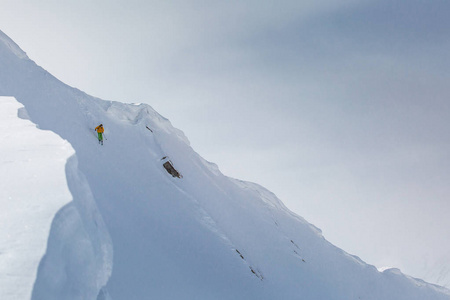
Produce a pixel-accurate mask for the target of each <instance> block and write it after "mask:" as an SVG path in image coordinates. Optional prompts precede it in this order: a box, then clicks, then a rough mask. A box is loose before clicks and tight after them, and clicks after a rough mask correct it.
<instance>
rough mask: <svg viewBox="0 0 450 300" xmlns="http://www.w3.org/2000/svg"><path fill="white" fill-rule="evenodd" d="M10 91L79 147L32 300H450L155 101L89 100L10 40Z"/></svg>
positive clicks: (6, 59)
mask: <svg viewBox="0 0 450 300" xmlns="http://www.w3.org/2000/svg"><path fill="white" fill-rule="evenodd" d="M0 95H13V96H15V97H16V98H17V100H18V101H20V102H21V103H22V104H23V105H24V106H25V108H26V110H27V112H28V115H29V118H30V119H31V120H32V121H33V122H34V123H36V124H37V125H38V126H39V128H42V129H48V130H51V131H53V132H54V133H57V134H58V135H59V136H61V137H62V138H63V139H66V140H68V141H69V142H70V144H71V145H72V147H73V149H75V151H76V159H70V160H69V161H68V163H67V166H66V176H67V182H68V186H69V189H70V192H71V194H72V196H73V202H71V204H68V205H66V206H65V207H64V208H63V209H62V210H60V211H59V213H58V214H57V215H56V217H55V219H54V220H53V225H52V230H51V234H50V236H49V241H48V248H47V252H46V254H45V256H44V257H43V259H42V261H41V264H40V267H39V271H38V275H37V278H36V281H35V287H34V290H33V299H96V298H97V299H109V298H112V299H139V300H141V299H150V298H155V299H299V298H301V299H310V300H314V299H346V300H347V299H366V300H367V299H373V300H379V299H385V300H403V299H404V300H423V299H432V300H441V299H442V300H444V299H445V300H448V299H450V293H449V291H448V290H446V289H443V288H440V287H438V286H434V285H430V284H426V283H424V282H422V281H420V280H416V279H412V278H410V277H408V276H405V275H403V274H401V273H399V272H396V271H392V270H391V271H385V272H379V271H378V270H377V269H376V268H375V267H373V266H370V265H367V264H365V263H364V262H362V261H361V260H360V259H358V258H357V257H354V256H351V255H349V254H347V253H346V252H344V251H342V250H341V249H339V248H337V247H335V246H333V245H331V244H330V243H329V242H327V241H326V240H325V239H324V238H323V236H322V235H321V232H320V230H318V229H317V228H316V227H314V226H313V225H311V224H309V223H308V222H306V221H305V220H304V219H303V218H301V217H299V216H297V215H295V214H294V213H292V212H290V211H289V210H288V209H287V208H286V207H285V206H284V205H283V204H282V202H281V201H280V200H279V199H277V198H276V196H275V195H273V194H272V193H270V192H269V191H267V190H266V189H264V188H262V187H260V186H258V185H256V184H252V183H247V182H242V181H238V180H235V179H231V178H228V177H226V176H224V175H223V174H222V173H221V172H220V171H219V169H218V168H217V166H215V165H214V164H211V163H209V162H207V161H205V160H204V159H203V158H201V157H200V156H199V155H198V154H197V153H196V152H195V151H194V150H193V149H192V148H191V147H190V145H189V142H188V140H187V139H186V137H185V136H184V134H183V133H182V132H181V131H179V130H177V129H175V128H173V127H172V125H171V124H170V122H169V121H168V120H166V119H164V118H163V117H161V116H160V115H159V114H158V113H156V112H155V111H154V110H153V109H152V108H151V107H149V106H148V105H143V104H142V105H127V104H122V103H118V102H112V101H103V100H100V99H97V98H94V97H91V96H89V95H86V94H85V93H83V92H81V91H79V90H76V89H73V88H71V87H68V86H67V85H65V84H63V83H61V82H60V81H58V80H57V79H56V78H54V77H53V76H51V75H50V74H49V73H47V72H46V71H45V70H43V69H42V68H40V67H38V66H36V64H34V62H32V61H31V60H29V59H25V60H24V59H22V58H20V57H19V56H17V55H15V54H14V52H13V51H12V49H11V47H9V46H8V45H6V44H5V43H3V44H2V42H1V40H0ZM100 123H102V124H103V125H104V127H105V137H106V138H107V140H106V141H105V144H104V146H100V145H99V144H98V143H97V141H96V137H95V132H94V131H93V129H94V127H95V126H97V125H98V124H100ZM148 128H150V129H151V130H149V129H148ZM164 156H168V157H170V159H171V160H172V162H173V163H174V165H176V168H177V170H178V171H180V173H181V174H183V178H182V179H179V178H174V177H172V176H171V175H170V174H168V173H167V172H166V170H165V169H164V167H163V165H162V162H161V158H162V157H164ZM66 228H70V229H71V230H69V231H66ZM112 251H113V252H114V255H113V258H112V264H111V262H110V259H111V255H112ZM0 257H1V254H0ZM81 265H83V266H86V267H84V268H82V267H80V266H81ZM111 268H112V273H110V272H111ZM63 270H64V272H65V273H63ZM30 272H36V270H30ZM109 275H111V276H110V277H109ZM108 277H109V279H108ZM107 280H108V282H107V284H106V286H104V285H105V282H106V281H107Z"/></svg>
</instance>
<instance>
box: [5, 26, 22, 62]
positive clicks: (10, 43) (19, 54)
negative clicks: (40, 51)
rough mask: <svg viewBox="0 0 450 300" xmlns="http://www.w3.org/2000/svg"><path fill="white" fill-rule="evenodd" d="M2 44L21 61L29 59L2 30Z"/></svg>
mask: <svg viewBox="0 0 450 300" xmlns="http://www.w3.org/2000/svg"><path fill="white" fill-rule="evenodd" d="M0 43H3V44H5V45H6V46H7V47H8V48H9V49H10V50H11V52H12V53H14V54H15V55H16V56H17V57H18V58H20V59H29V58H28V56H27V54H26V53H25V51H23V50H22V49H20V47H19V46H18V45H17V44H16V43H15V42H14V41H13V40H11V39H10V38H9V37H8V36H7V35H6V34H4V33H3V31H1V30H0Z"/></svg>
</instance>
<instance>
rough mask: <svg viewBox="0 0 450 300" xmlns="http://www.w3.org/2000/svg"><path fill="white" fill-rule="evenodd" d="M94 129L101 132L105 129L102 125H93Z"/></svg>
mask: <svg viewBox="0 0 450 300" xmlns="http://www.w3.org/2000/svg"><path fill="white" fill-rule="evenodd" d="M95 131H97V132H98V133H103V132H105V129H103V126H102V125H99V126H97V127H95Z"/></svg>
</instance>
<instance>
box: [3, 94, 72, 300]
mask: <svg viewBox="0 0 450 300" xmlns="http://www.w3.org/2000/svg"><path fill="white" fill-rule="evenodd" d="M20 107H22V105H21V104H20V103H18V102H17V101H15V99H14V98H6V97H0V144H1V147H0V165H1V168H0V176H1V177H0V178H1V180H0V220H1V226H0V299H8V300H12V299H18V300H22V299H30V296H31V291H32V289H33V284H34V281H35V279H36V272H37V267H38V264H39V261H40V259H41V258H42V256H43V255H44V253H45V251H46V246H47V240H48V237H49V231H50V224H51V222H52V220H53V218H54V216H55V214H56V213H57V211H58V210H59V209H60V208H61V207H63V206H64V205H66V204H67V203H69V202H70V201H71V198H72V197H71V194H70V192H69V189H68V187H67V183H66V177H65V174H64V168H65V163H66V160H67V159H68V158H69V157H70V156H71V155H73V153H74V151H73V149H72V147H71V146H70V144H69V143H68V142H67V141H64V140H62V139H61V138H60V137H58V136H57V135H56V134H54V133H53V132H50V131H42V130H39V129H37V128H36V127H35V126H34V124H32V123H31V122H30V121H28V120H22V119H20V118H18V116H17V114H18V109H19V108H20Z"/></svg>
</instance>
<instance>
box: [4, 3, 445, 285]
mask: <svg viewBox="0 0 450 300" xmlns="http://www.w3.org/2000/svg"><path fill="white" fill-rule="evenodd" d="M69 2H70V3H69ZM449 12H450V2H449V1H446V0H431V1H418V0H409V1H396V0H390V1H383V0H379V1H369V0H366V1H352V0H340V1H331V0H324V1H312V0H311V1H301V0H294V1H264V0H258V1H257V0H249V1H200V0H183V1H182V0H180V1H171V0H168V1H150V0H108V1H107V0H95V1H92V0H77V1H59V0H34V1H32V0H0V30H2V31H3V32H5V33H6V34H7V35H9V36H10V37H11V38H12V39H13V40H14V41H15V42H16V43H17V44H19V46H21V48H22V49H23V50H24V51H26V52H27V54H28V56H29V57H30V58H31V59H33V60H34V61H36V63H37V64H39V65H41V66H42V67H43V68H45V69H46V70H48V71H49V72H51V73H52V74H53V75H55V76H56V77H57V78H59V79H60V80H62V81H63V82H65V83H67V84H69V85H71V86H74V87H77V88H79V89H81V90H83V91H85V92H87V93H89V94H91V95H94V96H97V97H100V98H102V99H106V100H117V101H122V102H145V103H148V104H150V105H151V106H152V107H153V108H155V109H156V110H157V111H158V112H160V113H161V114H162V115H164V116H165V117H167V118H169V119H170V120H171V122H172V124H173V125H174V126H176V127H177V128H180V129H181V130H183V131H184V132H185V134H186V135H187V136H188V138H189V139H190V141H191V144H192V146H193V148H194V149H195V150H196V151H197V152H198V153H199V154H200V155H202V156H203V157H204V158H206V159H207V160H209V161H212V162H215V163H217V164H218V165H219V168H220V169H221V170H222V172H223V173H224V174H226V175H229V176H232V177H236V178H239V179H244V180H249V181H253V182H257V183H259V184H261V185H263V186H265V187H267V188H268V189H269V190H271V191H273V192H274V193H275V194H277V196H278V197H279V198H280V199H281V200H282V201H283V202H284V203H285V204H286V205H287V206H288V207H289V208H290V209H291V210H293V211H295V212H296V213H298V214H299V215H301V216H303V217H305V218H306V219H307V220H308V221H310V222H311V223H313V224H315V225H316V226H318V227H319V228H321V229H322V230H323V232H324V235H325V237H326V238H327V239H328V240H330V241H331V242H332V243H334V244H336V245H337V246H339V247H341V248H343V249H344V250H346V251H348V252H350V253H351V254H355V255H358V256H360V257H361V258H362V259H364V260H365V261H366V262H368V263H371V264H374V265H376V266H377V267H383V266H394V267H399V268H401V269H402V271H404V272H405V273H407V274H410V275H413V276H416V277H421V278H425V279H427V280H434V281H436V278H437V277H436V276H433V274H430V273H429V272H430V271H431V270H433V268H434V269H435V266H434V264H437V265H442V264H444V263H447V266H448V267H450V239H449V238H448V232H449V230H450V218H449V216H448V214H449V212H450V201H449V198H450V185H449V182H450V173H449V172H450V151H449V150H450V149H449V148H450V143H449V133H450V129H449V128H450V126H449V125H448V120H450V101H449V99H448V96H449V95H450V93H449V92H450V84H449V82H450V81H449V79H450V78H449V77H450V75H449V74H450V73H449V69H450V59H449V53H450V39H449V37H450V18H449ZM435 270H436V269H435ZM448 278H450V276H449V277H448ZM439 283H441V284H443V283H448V284H449V286H450V282H439Z"/></svg>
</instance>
